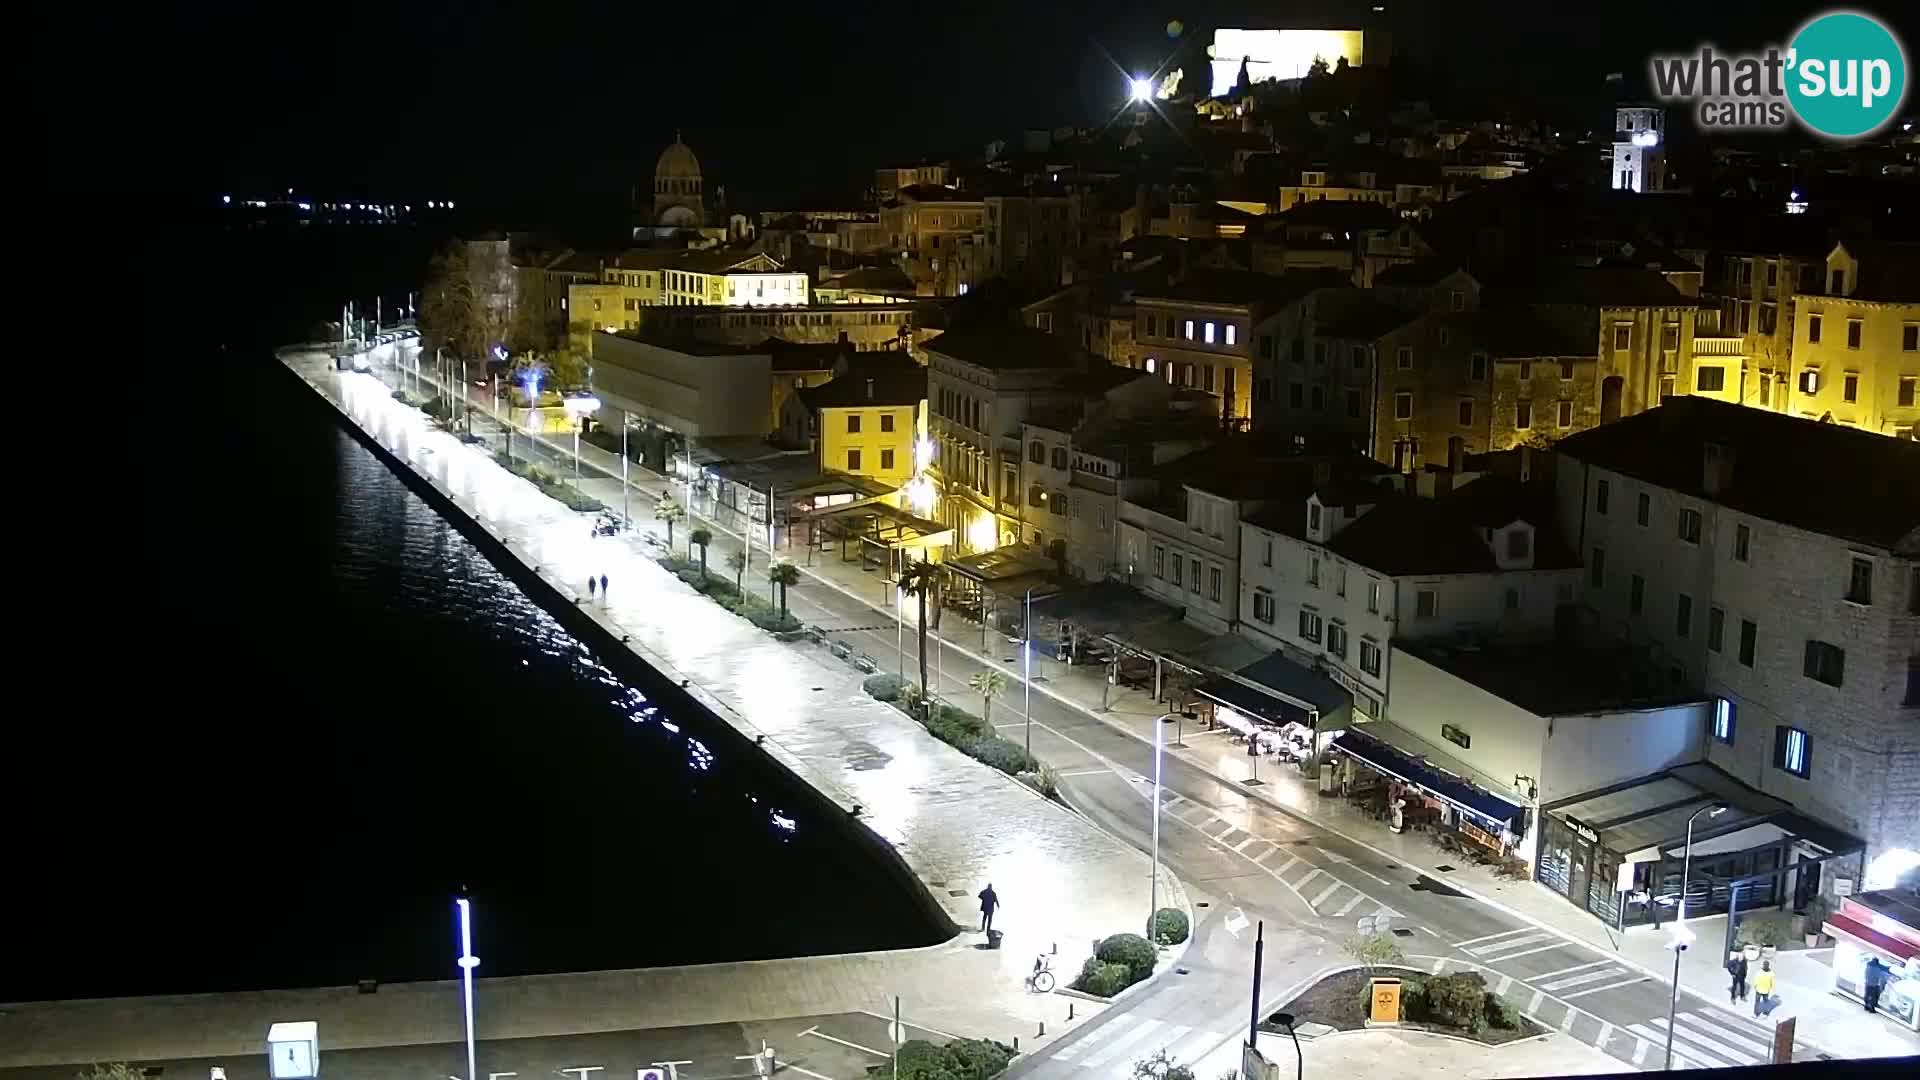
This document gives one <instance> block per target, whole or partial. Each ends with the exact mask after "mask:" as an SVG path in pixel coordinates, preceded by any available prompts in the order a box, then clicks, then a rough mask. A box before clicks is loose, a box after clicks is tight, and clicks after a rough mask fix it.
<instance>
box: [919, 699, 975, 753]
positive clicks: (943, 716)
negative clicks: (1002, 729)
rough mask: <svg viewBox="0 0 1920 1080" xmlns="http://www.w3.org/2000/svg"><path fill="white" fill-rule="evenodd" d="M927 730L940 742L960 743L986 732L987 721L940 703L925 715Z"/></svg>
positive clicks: (963, 710)
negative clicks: (930, 713)
mask: <svg viewBox="0 0 1920 1080" xmlns="http://www.w3.org/2000/svg"><path fill="white" fill-rule="evenodd" d="M927 730H928V731H931V732H933V737H934V738H936V739H939V740H940V741H941V742H948V743H953V744H954V745H955V746H958V745H960V744H961V743H963V742H965V741H966V740H967V739H969V738H975V737H978V736H981V735H985V734H987V731H988V729H987V722H986V721H984V720H982V719H980V718H979V717H977V716H975V715H973V714H972V713H970V712H968V711H966V710H965V709H956V708H954V707H953V706H951V705H941V706H939V707H937V708H935V709H934V710H933V713H932V715H930V716H928V717H927Z"/></svg>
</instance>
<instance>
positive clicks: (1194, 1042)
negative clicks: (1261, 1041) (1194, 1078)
mask: <svg viewBox="0 0 1920 1080" xmlns="http://www.w3.org/2000/svg"><path fill="white" fill-rule="evenodd" d="M1231 1038H1235V1036H1232V1035H1222V1034H1220V1033H1219V1032H1215V1031H1207V1030H1205V1029H1204V1028H1203V1029H1201V1030H1198V1031H1195V1032H1194V1033H1193V1034H1192V1035H1190V1036H1188V1037H1187V1041H1186V1042H1185V1043H1184V1044H1182V1045H1180V1046H1173V1045H1171V1044H1169V1045H1168V1047H1167V1057H1169V1058H1172V1059H1173V1060H1174V1061H1178V1062H1181V1063H1191V1062H1197V1061H1201V1060H1203V1059H1204V1058H1205V1057H1206V1056H1207V1055H1208V1054H1210V1053H1212V1052H1213V1051H1214V1049H1215V1048H1216V1047H1218V1046H1219V1045H1220V1044H1221V1043H1223V1042H1226V1041H1227V1040H1228V1039H1231Z"/></svg>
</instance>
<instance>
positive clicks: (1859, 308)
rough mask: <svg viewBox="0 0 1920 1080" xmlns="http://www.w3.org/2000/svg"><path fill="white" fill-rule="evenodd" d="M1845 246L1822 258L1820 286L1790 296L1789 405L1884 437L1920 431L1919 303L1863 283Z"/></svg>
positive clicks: (1805, 414) (1795, 410)
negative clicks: (1884, 295) (1793, 307)
mask: <svg viewBox="0 0 1920 1080" xmlns="http://www.w3.org/2000/svg"><path fill="white" fill-rule="evenodd" d="M1860 275H1861V266H1860V263H1859V261H1858V260H1856V259H1855V258H1854V257H1853V256H1852V254H1850V253H1849V252H1848V251H1847V249H1846V247H1845V246H1844V245H1842V246H1837V247H1835V248H1834V250H1833V253H1832V254H1830V255H1828V256H1827V275H1826V280H1825V281H1824V282H1823V283H1822V284H1823V285H1824V286H1825V288H1824V290H1823V291H1822V292H1821V293H1819V294H1816V295H1806V294H1803V295H1801V296H1800V297H1798V298H1797V299H1796V301H1795V303H1796V311H1795V317H1794V326H1793V374H1792V383H1791V385H1790V386H1789V387H1788V392H1789V393H1790V394H1791V395H1792V396H1791V399H1790V401H1789V404H1788V406H1787V411H1788V412H1789V413H1791V414H1792V415H1795V416H1803V417H1807V418H1809V419H1813V420H1830V421H1832V422H1833V423H1836V424H1844V425H1846V426H1848V427H1856V428H1859V429H1860V430H1862V431H1872V432H1876V433H1878V434H1881V435H1893V436H1897V437H1900V438H1908V439H1910V438H1914V437H1916V433H1920V301H1916V300H1896V299H1879V298H1877V297H1878V296H1879V290H1876V289H1874V288H1873V287H1872V286H1871V284H1869V286H1868V287H1867V288H1864V289H1863V288H1862V287H1861V282H1860Z"/></svg>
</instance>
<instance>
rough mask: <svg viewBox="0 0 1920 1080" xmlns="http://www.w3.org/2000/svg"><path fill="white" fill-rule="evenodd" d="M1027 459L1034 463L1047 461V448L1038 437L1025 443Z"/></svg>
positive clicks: (1038, 463)
mask: <svg viewBox="0 0 1920 1080" xmlns="http://www.w3.org/2000/svg"><path fill="white" fill-rule="evenodd" d="M1027 460H1028V461H1031V462H1033V463H1034V464H1035V465H1045V464H1046V463H1047V448H1046V447H1045V446H1044V445H1042V444H1041V442H1040V440H1039V439H1035V440H1033V441H1032V442H1031V443H1028V444H1027Z"/></svg>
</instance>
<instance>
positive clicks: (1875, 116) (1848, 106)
mask: <svg viewBox="0 0 1920 1080" xmlns="http://www.w3.org/2000/svg"><path fill="white" fill-rule="evenodd" d="M1648 66H1649V68H1650V69H1651V71H1650V74H1651V75H1652V82H1653V91H1654V96H1655V97H1657V98H1659V99H1660V100H1661V101H1664V102H1684V103H1685V104H1686V105H1687V106H1688V108H1689V109H1691V110H1692V112H1693V117H1694V122H1695V123H1696V124H1697V125H1698V126H1699V127H1700V129H1701V130H1702V131H1764V130H1774V131H1778V130H1782V129H1784V128H1785V127H1786V126H1787V124H1788V123H1789V122H1790V121H1791V120H1794V119H1797V120H1799V122H1800V123H1801V124H1802V125H1803V126H1805V127H1806V128H1807V130H1809V131H1811V132H1813V133H1814V134H1816V135H1823V136H1826V137H1827V138H1830V139H1858V138H1862V137H1864V136H1867V135H1871V134H1873V133H1874V132H1876V131H1878V130H1880V129H1881V128H1882V127H1883V126H1885V125H1886V123H1887V121H1889V120H1891V119H1893V117H1894V115H1895V114H1896V113H1898V112H1899V110H1900V105H1901V103H1902V102H1903V101H1905V100H1906V96H1907V53H1906V49H1905V48H1903V47H1902V46H1901V43H1900V39H1899V38H1898V37H1897V36H1895V35H1894V33H1893V31H1892V30H1891V29H1889V28H1888V27H1887V25H1886V24H1885V23H1883V22H1881V21H1880V20H1879V19H1876V18H1874V17H1873V16H1871V15H1865V14H1862V13H1860V12H1857V11H1830V12H1827V13H1826V14H1824V15H1818V16H1815V17H1814V18H1812V19H1810V20H1808V21H1807V23H1806V24H1805V25H1803V26H1801V27H1800V29H1799V30H1798V31H1797V32H1795V34H1794V35H1793V41H1792V43H1791V44H1789V45H1788V46H1787V47H1786V48H1784V49H1783V48H1781V47H1780V46H1778V45H1769V46H1767V47H1766V48H1765V49H1764V50H1762V51H1760V52H1756V53H1723V52H1720V51H1718V50H1716V49H1715V48H1714V47H1713V46H1711V45H1702V46H1701V47H1700V48H1699V50H1698V51H1697V52H1692V53H1686V54H1680V55H1657V56H1654V57H1651V58H1650V59H1649V60H1648Z"/></svg>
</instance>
